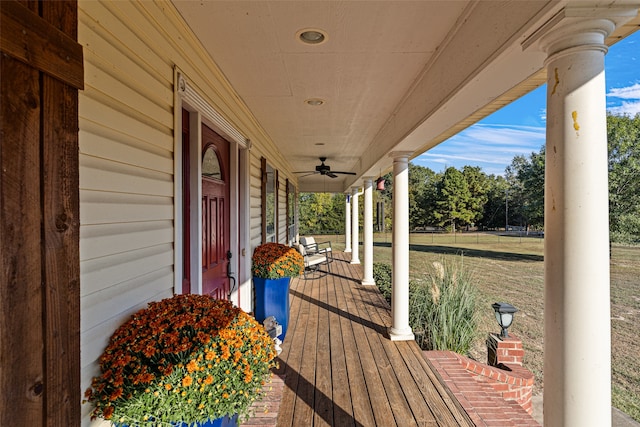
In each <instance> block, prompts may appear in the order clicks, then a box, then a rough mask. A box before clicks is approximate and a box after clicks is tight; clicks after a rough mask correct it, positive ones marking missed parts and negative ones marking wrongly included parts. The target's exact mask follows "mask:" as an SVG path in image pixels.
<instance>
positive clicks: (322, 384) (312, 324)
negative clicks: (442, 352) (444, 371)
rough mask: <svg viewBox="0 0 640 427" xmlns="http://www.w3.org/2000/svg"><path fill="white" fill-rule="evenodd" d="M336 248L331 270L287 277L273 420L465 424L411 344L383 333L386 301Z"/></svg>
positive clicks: (387, 316)
mask: <svg viewBox="0 0 640 427" xmlns="http://www.w3.org/2000/svg"><path fill="white" fill-rule="evenodd" d="M336 255H337V260H336V261H335V262H334V263H333V264H332V265H331V273H329V274H326V275H324V276H321V277H319V276H318V275H317V274H316V275H314V276H311V277H312V278H310V279H308V280H305V279H304V278H299V279H294V280H293V281H292V286H291V294H290V297H291V304H292V305H291V310H292V314H291V318H290V321H289V331H288V332H287V338H286V341H285V343H284V344H283V352H282V354H281V355H280V359H281V361H282V365H281V370H283V371H285V372H286V387H285V391H284V395H283V399H282V403H281V406H280V412H279V415H278V426H287V427H288V426H300V425H304V426H327V425H331V426H340V427H342V426H367V427H368V426H380V427H383V426H384V427H387V426H393V425H397V426H402V427H404V426H411V425H413V426H447V427H454V426H456V427H457V426H472V425H473V424H472V423H471V421H470V419H469V417H468V416H467V414H465V413H464V411H463V409H462V407H461V406H460V404H459V403H458V402H457V401H456V400H455V398H453V396H452V394H451V393H450V391H449V390H448V389H447V388H446V386H444V385H443V384H442V382H441V380H440V379H439V377H438V376H437V374H435V373H434V371H433V370H432V368H431V366H430V365H429V363H428V362H427V361H426V360H425V359H424V357H422V353H421V350H420V349H419V347H418V345H417V344H416V343H415V342H414V341H409V342H393V341H390V340H389V338H388V335H387V332H386V331H387V328H388V327H389V325H390V323H391V318H390V309H389V306H388V304H387V303H386V301H384V298H383V297H382V295H380V293H379V292H378V290H377V288H376V287H375V286H363V285H361V284H360V280H361V278H362V268H361V266H358V265H351V264H350V263H349V262H348V261H347V260H346V259H345V258H346V257H345V254H343V253H337V254H336Z"/></svg>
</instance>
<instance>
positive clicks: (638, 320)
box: [319, 233, 640, 421]
mask: <svg viewBox="0 0 640 427" xmlns="http://www.w3.org/2000/svg"><path fill="white" fill-rule="evenodd" d="M319 240H332V242H333V246H334V248H335V249H336V250H343V249H344V236H331V237H328V236H324V238H319ZM360 241H361V242H362V240H360ZM374 241H375V243H374V244H375V247H374V262H385V263H388V264H391V234H390V233H387V234H377V235H376V236H375V239H374ZM543 255H544V240H543V239H541V238H532V237H522V236H498V235H495V234H483V233H472V234H460V233H459V234H458V235H457V236H455V237H454V236H452V235H450V234H412V235H411V237H410V254H409V257H410V263H409V265H410V274H411V278H412V279H418V280H419V279H421V278H422V277H423V276H424V273H425V272H426V271H428V269H429V268H430V267H429V266H430V265H431V263H432V262H433V261H442V260H443V259H444V260H445V261H447V262H462V263H464V266H465V267H466V268H468V269H470V270H471V272H472V274H473V277H474V279H475V282H476V284H477V286H478V289H479V293H480V308H481V322H480V328H479V335H478V338H477V340H476V345H475V346H474V348H473V350H472V352H471V357H473V358H475V359H477V360H480V361H483V362H486V358H487V355H486V354H487V352H486V346H485V339H486V336H487V334H488V333H489V332H499V328H498V325H497V324H496V321H495V317H494V314H493V310H492V308H491V304H492V303H493V302H496V301H504V302H508V303H510V304H513V305H514V306H516V307H517V308H518V309H519V310H520V311H519V312H518V313H517V314H516V317H515V321H514V324H513V326H512V327H511V328H510V329H509V331H510V332H512V333H514V334H515V335H517V336H518V337H520V338H521V339H522V342H523V345H524V348H525V359H524V364H525V367H526V368H528V369H529V370H531V371H532V372H534V374H535V376H536V385H535V390H534V393H535V394H539V393H542V391H543V389H544V383H543V375H542V368H543V351H544V348H543V336H544V330H543V327H544V261H543ZM360 257H361V259H362V252H361V254H360ZM611 312H612V320H611V327H612V336H611V340H612V357H613V360H612V375H613V386H612V393H613V402H612V403H613V406H615V407H616V408H618V409H620V410H622V411H623V412H625V413H627V414H629V415H630V416H631V417H633V418H634V419H635V420H637V421H640V357H639V356H640V327H638V325H640V247H623V246H613V248H612V256H611ZM593 345H594V346H596V345H598V343H597V342H594V343H593Z"/></svg>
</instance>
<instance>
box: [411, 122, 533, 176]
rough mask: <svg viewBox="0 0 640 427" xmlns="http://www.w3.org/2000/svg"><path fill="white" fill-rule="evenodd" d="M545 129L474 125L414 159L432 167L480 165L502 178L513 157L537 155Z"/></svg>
mask: <svg viewBox="0 0 640 427" xmlns="http://www.w3.org/2000/svg"><path fill="white" fill-rule="evenodd" d="M545 135H546V130H545V128H544V127H534V126H515V125H512V126H511V125H494V124H491V125H489V124H476V125H474V126H471V127H469V128H468V129H466V130H464V131H462V132H461V133H459V134H457V135H455V136H453V137H451V138H450V139H448V140H447V141H445V142H443V143H442V144H440V145H438V146H436V147H434V148H432V149H431V150H429V151H427V152H426V153H424V154H422V155H420V156H418V157H417V158H416V159H415V162H416V163H417V164H421V165H423V166H427V167H431V168H435V167H436V166H438V165H440V166H442V165H446V166H454V167H456V168H461V167H462V166H465V165H470V166H480V167H481V168H482V170H483V171H484V172H485V173H487V174H495V175H501V174H503V173H504V169H505V168H506V167H507V166H508V165H510V164H511V161H512V160H513V157H514V156H516V155H525V156H528V155H529V154H530V153H531V152H538V151H539V150H540V148H541V147H542V146H543V145H544V142H545Z"/></svg>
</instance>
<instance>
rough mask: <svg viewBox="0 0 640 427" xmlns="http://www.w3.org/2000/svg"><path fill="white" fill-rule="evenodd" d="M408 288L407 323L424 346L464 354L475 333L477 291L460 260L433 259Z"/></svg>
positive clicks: (423, 347) (419, 342)
mask: <svg viewBox="0 0 640 427" xmlns="http://www.w3.org/2000/svg"><path fill="white" fill-rule="evenodd" d="M432 267H433V269H432V270H431V271H429V272H428V273H427V275H426V280H425V281H420V282H413V283H412V284H411V288H410V291H409V293H410V301H409V323H410V325H411V327H412V328H413V331H414V333H415V335H416V341H417V342H418V345H420V347H421V348H422V349H424V350H451V351H454V352H456V353H460V354H467V353H468V351H469V349H470V348H471V344H472V343H473V340H474V338H475V336H476V332H477V324H478V315H477V308H476V299H477V291H476V288H475V286H474V285H473V281H472V278H471V274H470V273H469V272H468V271H467V270H465V269H464V268H463V267H462V264H454V265H451V264H447V263H444V262H443V263H440V262H437V261H436V262H434V263H433V264H432Z"/></svg>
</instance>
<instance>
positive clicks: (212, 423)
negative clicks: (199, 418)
mask: <svg viewBox="0 0 640 427" xmlns="http://www.w3.org/2000/svg"><path fill="white" fill-rule="evenodd" d="M196 426H197V427H237V426H238V416H237V415H234V416H233V417H229V416H224V417H222V418H216V419H215V420H207V421H205V422H204V423H198V424H196ZM176 427H192V426H189V425H188V424H185V423H180V424H176Z"/></svg>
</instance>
